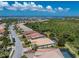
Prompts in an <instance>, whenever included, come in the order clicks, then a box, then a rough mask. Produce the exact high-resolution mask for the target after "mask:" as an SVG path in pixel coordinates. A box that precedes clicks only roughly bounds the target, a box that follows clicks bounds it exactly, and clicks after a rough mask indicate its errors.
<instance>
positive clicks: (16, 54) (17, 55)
mask: <svg viewBox="0 0 79 59" xmlns="http://www.w3.org/2000/svg"><path fill="white" fill-rule="evenodd" d="M9 30H10V32H11V38H12V37H13V38H15V48H14V49H15V51H14V53H13V56H12V58H20V57H21V56H22V54H23V46H22V43H21V41H20V39H19V38H18V37H17V34H16V31H15V30H14V27H13V26H12V25H10V26H9Z"/></svg>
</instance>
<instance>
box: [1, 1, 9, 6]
mask: <svg viewBox="0 0 79 59" xmlns="http://www.w3.org/2000/svg"><path fill="white" fill-rule="evenodd" d="M0 6H2V7H5V6H9V4H8V2H2V1H0Z"/></svg>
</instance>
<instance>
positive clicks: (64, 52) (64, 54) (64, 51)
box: [60, 48, 75, 58]
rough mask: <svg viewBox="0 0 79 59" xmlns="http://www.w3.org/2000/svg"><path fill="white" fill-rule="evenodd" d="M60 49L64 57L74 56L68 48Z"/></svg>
mask: <svg viewBox="0 0 79 59" xmlns="http://www.w3.org/2000/svg"><path fill="white" fill-rule="evenodd" d="M60 51H61V52H62V54H63V56H64V58H75V56H73V55H72V54H71V53H70V52H69V50H68V49H64V48H61V49H60Z"/></svg>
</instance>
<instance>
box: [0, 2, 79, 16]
mask: <svg viewBox="0 0 79 59" xmlns="http://www.w3.org/2000/svg"><path fill="white" fill-rule="evenodd" d="M0 16H79V2H78V1H75V2H73V1H29V2H27V1H16V2H15V1H4V2H0Z"/></svg>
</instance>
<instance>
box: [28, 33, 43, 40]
mask: <svg viewBox="0 0 79 59" xmlns="http://www.w3.org/2000/svg"><path fill="white" fill-rule="evenodd" d="M27 36H28V37H30V38H31V39H34V38H40V37H44V35H42V34H40V33H38V32H35V33H31V34H29V35H27Z"/></svg>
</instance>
